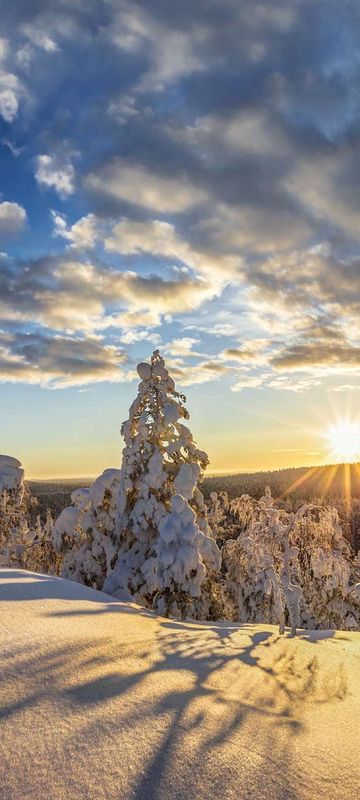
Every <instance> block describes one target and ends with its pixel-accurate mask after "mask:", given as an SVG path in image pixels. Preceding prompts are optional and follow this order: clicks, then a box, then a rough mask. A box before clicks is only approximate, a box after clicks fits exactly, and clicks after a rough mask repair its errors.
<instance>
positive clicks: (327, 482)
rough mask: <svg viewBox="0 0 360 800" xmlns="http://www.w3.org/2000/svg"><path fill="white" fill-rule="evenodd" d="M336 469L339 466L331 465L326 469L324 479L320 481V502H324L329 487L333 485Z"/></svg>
mask: <svg viewBox="0 0 360 800" xmlns="http://www.w3.org/2000/svg"><path fill="white" fill-rule="evenodd" d="M338 469H339V464H332V466H330V467H327V468H326V472H325V477H324V479H323V481H322V486H321V490H320V497H321V500H324V498H325V497H326V495H327V493H328V491H329V489H330V487H331V486H332V484H333V483H334V480H335V478H336V475H337V472H338Z"/></svg>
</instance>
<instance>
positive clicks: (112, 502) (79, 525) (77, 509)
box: [52, 469, 120, 589]
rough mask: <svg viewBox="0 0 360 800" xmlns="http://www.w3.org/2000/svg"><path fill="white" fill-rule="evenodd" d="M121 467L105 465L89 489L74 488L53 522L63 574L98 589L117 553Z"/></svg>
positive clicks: (54, 536) (54, 540)
mask: <svg viewBox="0 0 360 800" xmlns="http://www.w3.org/2000/svg"><path fill="white" fill-rule="evenodd" d="M119 483H120V470H118V469H106V470H105V471H104V472H103V473H102V475H100V476H99V477H98V478H97V479H96V481H95V482H94V483H93V484H92V486H91V487H90V489H85V488H84V489H75V491H74V492H73V493H72V495H71V499H72V501H73V503H74V505H73V506H69V507H68V508H64V510H63V511H62V512H61V514H60V516H59V517H58V519H57V520H56V522H55V525H54V528H53V534H52V541H53V544H54V547H55V548H56V550H57V551H58V552H60V553H63V554H64V557H63V563H62V569H61V574H62V576H63V577H64V578H69V579H71V580H75V581H78V582H79V583H84V584H86V585H88V586H92V587H93V588H97V589H101V588H102V586H103V584H104V580H105V577H106V575H107V574H108V572H109V570H110V569H111V566H112V564H113V561H114V559H115V556H116V547H115V529H116V524H117V501H118V494H119Z"/></svg>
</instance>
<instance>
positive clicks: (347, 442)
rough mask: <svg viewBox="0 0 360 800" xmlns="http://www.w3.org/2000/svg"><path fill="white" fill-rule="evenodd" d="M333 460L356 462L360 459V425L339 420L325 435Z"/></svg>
mask: <svg viewBox="0 0 360 800" xmlns="http://www.w3.org/2000/svg"><path fill="white" fill-rule="evenodd" d="M325 438H326V440H327V442H328V445H329V450H330V456H331V460H334V461H337V462H342V461H348V462H351V463H353V462H355V461H358V460H359V459H360V423H359V422H355V421H351V420H338V421H337V422H336V423H334V424H333V425H331V426H330V427H329V428H328V430H327V431H326V433H325Z"/></svg>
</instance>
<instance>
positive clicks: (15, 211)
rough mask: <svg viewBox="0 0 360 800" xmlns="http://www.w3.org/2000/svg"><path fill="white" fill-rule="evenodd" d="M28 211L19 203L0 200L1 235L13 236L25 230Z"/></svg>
mask: <svg viewBox="0 0 360 800" xmlns="http://www.w3.org/2000/svg"><path fill="white" fill-rule="evenodd" d="M25 224H26V211H25V209H24V208H23V207H22V206H20V205H19V204H18V203H9V202H8V201H6V200H4V201H3V202H2V203H1V202H0V236H13V235H15V234H17V233H19V232H20V231H22V230H23V228H24V227H25Z"/></svg>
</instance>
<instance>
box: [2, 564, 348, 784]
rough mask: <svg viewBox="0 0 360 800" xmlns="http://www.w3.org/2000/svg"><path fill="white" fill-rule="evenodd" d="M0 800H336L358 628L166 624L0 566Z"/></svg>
mask: <svg viewBox="0 0 360 800" xmlns="http://www.w3.org/2000/svg"><path fill="white" fill-rule="evenodd" d="M0 606H1V607H0V675H1V684H0V727H1V734H0V751H1V759H0V797H1V800H30V798H31V800H33V798H36V800H49V798H51V800H63V799H64V798H71V800H75V799H76V800H85V798H86V800H88V799H89V798H96V800H105V799H106V800H119V798H121V800H195V799H196V800H198V798H203V799H204V800H205V798H206V800H215V799H216V800H218V798H219V797H221V798H223V799H224V800H235V798H236V799H240V800H245V799H246V800H253V799H254V800H257V798H264V799H265V800H266V799H267V800H314V798H315V797H326V798H327V800H335V798H336V800H350V799H352V798H355V797H357V794H358V788H359V785H360V767H359V759H358V739H357V735H356V731H357V729H358V720H359V714H360V699H359V667H360V634H359V633H353V632H346V633H343V632H335V631H317V632H310V631H307V632H306V633H304V632H300V635H299V636H298V637H297V638H296V639H291V638H288V635H287V634H285V637H280V636H279V635H278V632H277V628H275V626H272V625H268V624H265V625H236V624H232V623H197V622H194V621H191V622H179V621H174V620H169V619H164V618H161V617H158V616H155V614H153V613H152V612H150V611H148V610H146V609H144V608H139V607H138V606H135V605H131V604H128V605H126V604H124V603H121V602H119V601H116V600H114V598H111V597H109V596H107V595H105V594H102V593H101V592H97V591H93V590H92V589H90V588H87V587H86V586H83V585H80V584H76V583H74V582H70V581H67V580H63V579H59V578H52V577H48V576H45V575H35V574H33V573H27V572H23V571H21V570H11V569H8V570H0Z"/></svg>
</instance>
